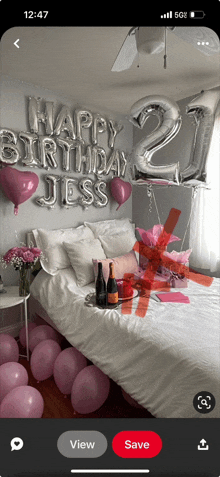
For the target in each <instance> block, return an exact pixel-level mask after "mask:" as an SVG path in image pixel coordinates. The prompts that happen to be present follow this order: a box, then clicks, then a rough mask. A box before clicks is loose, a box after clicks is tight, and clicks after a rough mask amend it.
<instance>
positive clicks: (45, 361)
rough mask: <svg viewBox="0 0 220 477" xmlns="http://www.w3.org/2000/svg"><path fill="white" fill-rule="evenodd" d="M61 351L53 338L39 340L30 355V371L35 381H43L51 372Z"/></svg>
mask: <svg viewBox="0 0 220 477" xmlns="http://www.w3.org/2000/svg"><path fill="white" fill-rule="evenodd" d="M60 352H61V347H60V345H59V344H58V343H57V342H56V341H53V340H44V341H41V343H39V344H38V345H37V346H36V347H35V348H34V351H33V353H32V355H31V361H30V365H31V371H32V374H33V376H34V378H35V379H37V381H44V380H45V379H48V378H49V377H50V376H52V374H53V368H54V363H55V361H56V359H57V356H58V355H59V354H60Z"/></svg>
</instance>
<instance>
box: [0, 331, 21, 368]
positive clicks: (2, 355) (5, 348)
mask: <svg viewBox="0 0 220 477" xmlns="http://www.w3.org/2000/svg"><path fill="white" fill-rule="evenodd" d="M18 358H19V348H18V344H17V341H15V339H14V338H13V336H11V335H8V334H6V333H1V334H0V366H1V364H4V363H8V362H9V361H14V362H16V363H17V362H18Z"/></svg>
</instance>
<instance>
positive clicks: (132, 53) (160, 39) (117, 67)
mask: <svg viewBox="0 0 220 477" xmlns="http://www.w3.org/2000/svg"><path fill="white" fill-rule="evenodd" d="M168 32H169V33H171V34H174V35H176V36H178V37H179V38H181V39H182V40H184V41H186V42H188V43H191V44H192V46H194V48H196V49H197V50H200V51H201V52H202V53H204V55H208V56H210V55H214V53H219V52H220V42H219V38H218V36H217V34H216V33H215V32H214V31H213V30H211V29H210V28H207V27H132V28H131V29H130V30H129V32H128V34H127V36H126V38H125V40H124V42H123V44H122V46H121V48H120V50H119V53H118V55H117V57H116V59H115V62H114V64H113V66H112V69H111V71H123V70H127V69H129V68H130V67H131V65H132V63H133V62H134V60H135V58H136V56H137V55H138V53H144V54H155V53H160V52H161V51H162V50H163V49H165V55H164V68H166V58H167V33H168Z"/></svg>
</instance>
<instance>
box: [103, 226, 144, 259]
mask: <svg viewBox="0 0 220 477" xmlns="http://www.w3.org/2000/svg"><path fill="white" fill-rule="evenodd" d="M98 238H99V240H100V242H101V244H102V247H103V250H104V252H105V255H106V257H107V258H114V257H119V256H120V255H125V254H126V253H128V252H130V251H131V250H132V248H133V246H134V244H135V242H136V241H137V240H136V237H135V234H134V231H133V230H131V231H130V230H128V231H127V232H120V233H117V234H114V235H99V236H98Z"/></svg>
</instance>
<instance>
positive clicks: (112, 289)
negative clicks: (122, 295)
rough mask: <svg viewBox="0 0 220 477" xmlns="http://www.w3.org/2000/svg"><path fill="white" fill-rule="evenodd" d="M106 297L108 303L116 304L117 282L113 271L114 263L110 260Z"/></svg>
mask: <svg viewBox="0 0 220 477" xmlns="http://www.w3.org/2000/svg"><path fill="white" fill-rule="evenodd" d="M107 297H108V305H117V303H118V287H117V282H116V280H115V272H114V263H113V262H111V263H110V264H109V279H108V283H107Z"/></svg>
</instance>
